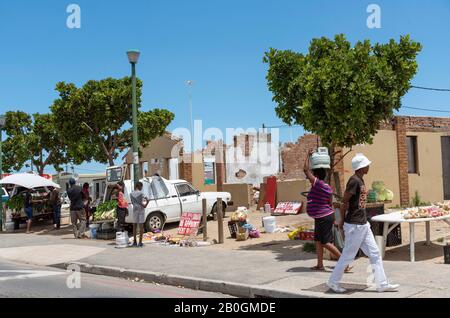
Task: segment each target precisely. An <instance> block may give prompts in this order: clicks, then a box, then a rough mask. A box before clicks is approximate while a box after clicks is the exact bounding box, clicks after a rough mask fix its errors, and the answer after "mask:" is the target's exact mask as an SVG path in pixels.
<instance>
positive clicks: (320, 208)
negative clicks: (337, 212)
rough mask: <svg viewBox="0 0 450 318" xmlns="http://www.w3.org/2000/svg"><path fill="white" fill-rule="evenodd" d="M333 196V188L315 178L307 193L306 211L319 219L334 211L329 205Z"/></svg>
mask: <svg viewBox="0 0 450 318" xmlns="http://www.w3.org/2000/svg"><path fill="white" fill-rule="evenodd" d="M332 196H333V189H331V187H330V186H329V185H328V184H326V183H325V182H323V181H322V180H319V179H318V178H316V179H315V180H314V184H313V186H312V188H311V191H310V192H309V194H308V204H307V206H306V212H307V213H308V215H309V216H310V217H312V218H314V219H320V218H323V217H326V216H328V215H330V214H333V213H334V210H333V207H332V206H331V203H332Z"/></svg>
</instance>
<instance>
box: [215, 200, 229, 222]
mask: <svg viewBox="0 0 450 318" xmlns="http://www.w3.org/2000/svg"><path fill="white" fill-rule="evenodd" d="M222 205H223V206H222V216H223V218H225V215H226V213H227V212H226V210H227V205H226V204H225V203H224V202H222ZM211 213H212V215H214V214H216V213H217V203H214V205H213V208H212V211H211Z"/></svg>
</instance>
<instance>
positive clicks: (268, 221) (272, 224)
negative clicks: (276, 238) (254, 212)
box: [263, 216, 277, 233]
mask: <svg viewBox="0 0 450 318" xmlns="http://www.w3.org/2000/svg"><path fill="white" fill-rule="evenodd" d="M263 223H264V229H265V230H266V233H275V230H276V229H277V219H276V218H275V217H274V216H268V217H265V218H263Z"/></svg>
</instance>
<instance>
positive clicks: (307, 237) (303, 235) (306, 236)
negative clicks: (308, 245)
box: [298, 231, 314, 242]
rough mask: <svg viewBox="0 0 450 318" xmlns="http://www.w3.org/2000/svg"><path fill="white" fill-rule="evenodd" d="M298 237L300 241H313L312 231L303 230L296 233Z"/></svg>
mask: <svg viewBox="0 0 450 318" xmlns="http://www.w3.org/2000/svg"><path fill="white" fill-rule="evenodd" d="M298 237H299V239H300V241H310V242H312V241H314V232H312V231H305V232H300V233H299V234H298Z"/></svg>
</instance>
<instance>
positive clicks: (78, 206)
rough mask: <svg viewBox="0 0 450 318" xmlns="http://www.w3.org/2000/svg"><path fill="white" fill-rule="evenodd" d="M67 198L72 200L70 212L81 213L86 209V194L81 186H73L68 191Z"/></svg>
mask: <svg viewBox="0 0 450 318" xmlns="http://www.w3.org/2000/svg"><path fill="white" fill-rule="evenodd" d="M67 196H68V197H69V199H70V211H79V210H83V209H84V203H83V199H84V194H83V189H81V187H80V186H77V185H75V186H73V187H72V188H70V189H69V190H68V191H67Z"/></svg>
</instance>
